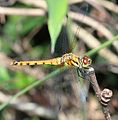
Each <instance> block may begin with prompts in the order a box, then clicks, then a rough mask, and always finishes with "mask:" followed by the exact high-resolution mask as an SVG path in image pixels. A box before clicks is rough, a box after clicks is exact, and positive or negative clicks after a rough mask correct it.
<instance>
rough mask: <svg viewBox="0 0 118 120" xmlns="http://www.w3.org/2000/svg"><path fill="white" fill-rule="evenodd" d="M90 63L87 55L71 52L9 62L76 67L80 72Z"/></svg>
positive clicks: (14, 64)
mask: <svg viewBox="0 0 118 120" xmlns="http://www.w3.org/2000/svg"><path fill="white" fill-rule="evenodd" d="M91 64H92V60H91V58H90V57H89V56H87V55H84V56H78V55H75V54H73V53H65V54H63V55H62V56H60V57H56V58H52V59H46V60H28V61H25V60H24V61H16V60H14V61H13V62H12V63H11V65H13V66H27V65H28V66H30V65H31V66H32V65H55V66H68V67H76V68H77V70H80V71H79V72H80V73H81V72H82V71H83V70H84V69H87V68H89V66H90V65H91ZM81 70H82V71H81ZM77 72H78V71H77ZM78 75H79V74H78ZM81 75H83V74H81ZM81 88H82V87H81ZM56 93H57V92H56ZM57 94H58V93H57ZM51 97H52V96H51ZM60 98H61V97H59V99H60Z"/></svg>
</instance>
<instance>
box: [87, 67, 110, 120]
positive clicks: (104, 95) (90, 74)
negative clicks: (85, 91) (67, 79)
mask: <svg viewBox="0 0 118 120" xmlns="http://www.w3.org/2000/svg"><path fill="white" fill-rule="evenodd" d="M85 79H87V80H89V81H90V83H91V84H92V87H93V90H94V91H95V94H96V96H97V98H98V100H99V102H100V103H101V105H102V111H103V113H104V116H105V119H106V120H111V116H110V112H109V108H108V106H107V105H108V102H109V101H110V99H111V97H112V91H111V90H109V89H104V90H103V91H101V90H100V87H99V85H98V82H97V79H96V75H95V71H94V68H93V67H90V68H89V69H87V70H86V74H85Z"/></svg>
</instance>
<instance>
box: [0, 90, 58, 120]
mask: <svg viewBox="0 0 118 120" xmlns="http://www.w3.org/2000/svg"><path fill="white" fill-rule="evenodd" d="M12 97H13V96H10V95H5V94H4V93H2V92H0V103H5V102H7V101H8V100H9V99H10V98H12ZM9 105H10V106H12V107H13V108H15V109H17V110H20V111H23V112H25V113H27V114H29V115H30V116H31V115H38V116H41V117H44V118H48V119H49V118H50V119H55V118H56V117H57V113H56V112H55V111H54V110H52V109H50V108H46V107H43V106H39V105H38V104H36V103H33V102H28V101H24V100H22V99H20V98H16V99H15V100H14V101H12V102H10V103H9Z"/></svg>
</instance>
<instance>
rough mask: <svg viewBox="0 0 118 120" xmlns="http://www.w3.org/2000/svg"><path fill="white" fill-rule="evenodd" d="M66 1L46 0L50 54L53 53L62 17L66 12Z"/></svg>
mask: <svg viewBox="0 0 118 120" xmlns="http://www.w3.org/2000/svg"><path fill="white" fill-rule="evenodd" d="M67 5H68V4H67V0H47V6H48V12H49V18H48V29H49V33H50V37H51V52H54V48H55V44H56V39H57V37H58V35H59V33H60V31H61V27H62V23H63V19H64V16H65V15H66V12H67Z"/></svg>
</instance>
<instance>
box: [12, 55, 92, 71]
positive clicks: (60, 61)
mask: <svg viewBox="0 0 118 120" xmlns="http://www.w3.org/2000/svg"><path fill="white" fill-rule="evenodd" d="M91 63H92V60H91V59H90V58H89V57H88V56H83V57H80V56H77V55H75V54H73V53H66V54H64V55H62V57H57V58H53V59H47V60H37V61H13V62H12V63H11V65H16V66H23V65H45V64H47V65H61V66H64V65H65V66H74V67H78V68H80V69H82V68H88V67H89V66H90V65H91Z"/></svg>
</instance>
